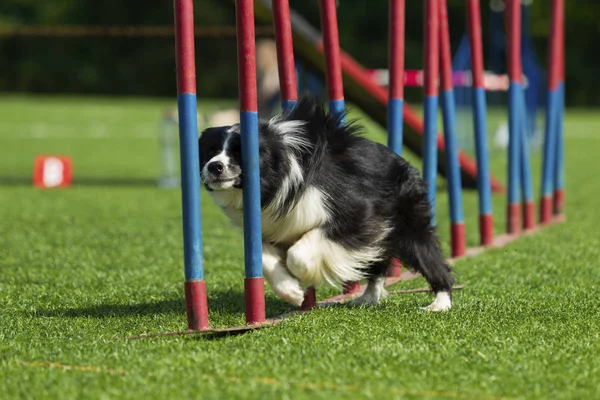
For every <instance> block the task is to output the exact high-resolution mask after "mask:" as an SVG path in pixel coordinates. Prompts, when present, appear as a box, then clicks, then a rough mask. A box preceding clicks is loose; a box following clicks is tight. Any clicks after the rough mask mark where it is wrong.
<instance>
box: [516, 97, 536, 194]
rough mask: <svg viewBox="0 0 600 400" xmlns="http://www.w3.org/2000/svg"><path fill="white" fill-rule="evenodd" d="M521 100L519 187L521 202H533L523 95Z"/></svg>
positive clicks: (527, 129) (525, 109)
mask: <svg viewBox="0 0 600 400" xmlns="http://www.w3.org/2000/svg"><path fill="white" fill-rule="evenodd" d="M519 97H520V98H521V185H522V190H523V193H522V195H523V201H524V202H533V179H532V177H531V161H530V156H529V137H528V135H527V133H528V131H529V128H528V121H527V108H526V107H525V103H526V101H525V96H524V93H523V95H522V96H519Z"/></svg>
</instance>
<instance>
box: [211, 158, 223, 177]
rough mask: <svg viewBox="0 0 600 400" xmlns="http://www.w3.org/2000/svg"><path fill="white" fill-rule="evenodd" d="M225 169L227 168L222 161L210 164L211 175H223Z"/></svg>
mask: <svg viewBox="0 0 600 400" xmlns="http://www.w3.org/2000/svg"><path fill="white" fill-rule="evenodd" d="M224 168H225V166H224V165H223V163H222V162H221V161H213V162H211V163H209V164H208V171H209V172H210V173H211V174H215V175H221V172H223V169H224Z"/></svg>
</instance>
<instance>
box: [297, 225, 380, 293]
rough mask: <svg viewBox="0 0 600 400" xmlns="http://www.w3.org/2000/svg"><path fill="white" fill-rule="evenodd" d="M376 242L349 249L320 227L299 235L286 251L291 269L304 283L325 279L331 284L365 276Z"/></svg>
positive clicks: (375, 252) (375, 253)
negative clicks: (372, 244)
mask: <svg viewBox="0 0 600 400" xmlns="http://www.w3.org/2000/svg"><path fill="white" fill-rule="evenodd" d="M380 255H381V249H380V248H379V247H377V246H374V247H372V248H361V249H357V250H348V249H346V248H344V247H342V246H340V245H339V244H337V243H336V242H334V241H332V240H329V239H327V238H326V237H325V235H324V233H323V231H322V230H321V229H318V228H317V229H313V230H312V231H310V232H308V233H306V234H305V235H304V236H302V239H300V240H298V242H296V243H295V244H294V245H293V246H292V247H290V248H289V250H288V253H287V266H288V269H289V270H290V272H291V273H292V274H293V275H294V276H296V277H297V278H298V279H300V282H301V283H302V284H303V285H318V284H320V283H322V282H324V281H326V282H328V283H329V284H331V285H334V286H340V285H341V284H342V283H343V282H350V281H359V280H361V279H364V278H365V269H366V268H367V267H368V266H369V264H371V263H372V262H374V261H376V260H378V259H379V257H380Z"/></svg>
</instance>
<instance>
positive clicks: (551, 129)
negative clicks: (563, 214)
mask: <svg viewBox="0 0 600 400" xmlns="http://www.w3.org/2000/svg"><path fill="white" fill-rule="evenodd" d="M559 96H560V93H559V91H558V89H555V90H548V104H547V105H546V138H545V140H544V159H543V162H542V197H543V196H552V185H553V184H554V182H553V174H554V171H555V166H554V163H555V156H556V151H555V149H556V136H557V129H558V124H557V116H558V112H559V111H558V109H559V102H560V99H559Z"/></svg>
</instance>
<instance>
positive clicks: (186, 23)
mask: <svg viewBox="0 0 600 400" xmlns="http://www.w3.org/2000/svg"><path fill="white" fill-rule="evenodd" d="M174 5H175V46H176V49H175V52H176V53H175V54H176V55H177V91H178V93H179V94H182V93H196V60H195V55H194V3H193V1H192V0H188V1H181V0H175V2H174Z"/></svg>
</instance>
